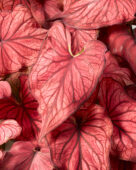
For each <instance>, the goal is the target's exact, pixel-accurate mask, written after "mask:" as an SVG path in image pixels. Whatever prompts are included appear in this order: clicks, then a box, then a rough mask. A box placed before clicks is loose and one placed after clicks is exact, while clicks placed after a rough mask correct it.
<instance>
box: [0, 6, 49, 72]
mask: <svg viewBox="0 0 136 170" xmlns="http://www.w3.org/2000/svg"><path fill="white" fill-rule="evenodd" d="M2 13H3V12H0V30H1V32H0V38H1V41H0V75H3V74H7V73H12V72H16V71H18V70H19V69H20V68H21V67H22V66H31V65H32V64H34V63H35V61H36V58H37V55H38V51H39V50H40V47H41V43H42V41H43V39H44V37H45V35H46V30H44V29H41V28H36V27H35V26H34V25H35V21H34V19H33V18H32V16H31V13H30V12H29V10H28V9H27V8H25V7H23V6H21V5H19V6H17V7H16V8H15V9H14V11H13V12H10V13H9V14H7V16H5V17H2ZM13 56H14V57H13Z"/></svg>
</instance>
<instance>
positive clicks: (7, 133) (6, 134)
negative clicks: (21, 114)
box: [0, 119, 21, 145]
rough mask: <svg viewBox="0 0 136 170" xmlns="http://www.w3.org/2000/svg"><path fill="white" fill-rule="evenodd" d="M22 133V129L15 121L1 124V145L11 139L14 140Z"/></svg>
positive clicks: (6, 121)
mask: <svg viewBox="0 0 136 170" xmlns="http://www.w3.org/2000/svg"><path fill="white" fill-rule="evenodd" d="M20 133H21V127H20V126H19V124H18V123H17V122H16V121H15V120H10V119H9V120H5V121H2V122H0V145H2V144H3V143H6V142H7V141H8V140H10V139H14V138H16V137H17V136H19V135H20Z"/></svg>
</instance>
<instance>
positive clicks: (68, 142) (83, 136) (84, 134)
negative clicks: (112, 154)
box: [47, 105, 112, 170]
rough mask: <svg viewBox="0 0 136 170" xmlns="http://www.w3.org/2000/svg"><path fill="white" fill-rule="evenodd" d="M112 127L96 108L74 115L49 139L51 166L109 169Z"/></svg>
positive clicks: (73, 169)
mask: <svg viewBox="0 0 136 170" xmlns="http://www.w3.org/2000/svg"><path fill="white" fill-rule="evenodd" d="M111 134H112V124H111V121H110V119H109V118H108V117H107V116H105V113H104V109H103V108H102V107H100V106H98V105H95V106H92V105H91V106H88V107H87V108H84V109H81V110H78V112H77V113H76V115H74V116H71V117H70V118H69V119H68V120H67V121H65V122H64V123H63V124H62V125H60V126H59V127H58V128H57V129H55V130H54V131H52V132H51V133H50V134H49V135H48V136H47V138H48V142H49V143H51V144H50V148H51V153H52V158H53V161H54V164H55V165H56V166H57V167H60V168H62V169H64V170H82V169H83V170H85V169H87V170H96V169H99V170H100V169H101V170H107V169H109V151H110V137H111Z"/></svg>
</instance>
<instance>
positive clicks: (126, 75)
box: [101, 52, 133, 86]
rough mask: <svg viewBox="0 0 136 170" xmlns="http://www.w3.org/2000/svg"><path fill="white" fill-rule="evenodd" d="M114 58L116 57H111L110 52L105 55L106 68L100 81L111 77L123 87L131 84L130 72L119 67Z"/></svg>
mask: <svg viewBox="0 0 136 170" xmlns="http://www.w3.org/2000/svg"><path fill="white" fill-rule="evenodd" d="M115 57H116V56H114V55H112V54H111V53H110V52H107V53H106V55H105V58H106V66H105V69H104V72H103V74H102V77H101V79H102V78H104V77H112V78H113V79H115V80H116V81H119V82H120V83H121V84H122V85H124V86H126V85H130V84H133V81H132V80H131V79H132V77H131V72H130V71H129V69H128V68H122V67H120V66H119V64H118V62H117V60H116V59H115Z"/></svg>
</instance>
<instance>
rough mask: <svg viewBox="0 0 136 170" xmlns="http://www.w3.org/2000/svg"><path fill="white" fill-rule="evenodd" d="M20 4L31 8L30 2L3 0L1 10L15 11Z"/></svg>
mask: <svg viewBox="0 0 136 170" xmlns="http://www.w3.org/2000/svg"><path fill="white" fill-rule="evenodd" d="M19 4H23V5H25V6H27V7H29V6H30V4H29V0H1V2H0V9H2V10H13V9H14V8H15V7H16V6H17V5H19Z"/></svg>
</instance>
